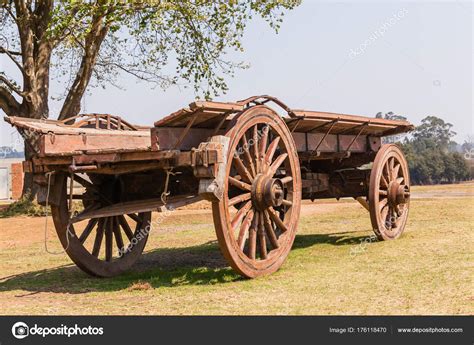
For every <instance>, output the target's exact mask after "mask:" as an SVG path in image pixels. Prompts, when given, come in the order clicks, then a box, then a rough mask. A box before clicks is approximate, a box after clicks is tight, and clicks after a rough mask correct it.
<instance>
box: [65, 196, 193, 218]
mask: <svg viewBox="0 0 474 345" xmlns="http://www.w3.org/2000/svg"><path fill="white" fill-rule="evenodd" d="M201 200H202V198H201V197H200V196H199V195H191V194H187V195H178V196H175V197H173V198H169V200H168V202H167V203H166V207H167V208H168V209H171V208H174V209H175V208H178V207H183V206H186V205H189V204H192V203H195V202H198V201H201ZM163 206H165V205H164V204H163V202H162V201H161V198H155V199H146V200H136V201H127V202H122V203H117V204H113V205H110V206H106V207H102V208H99V209H96V210H92V211H86V212H82V213H79V214H78V215H77V216H75V217H73V218H72V219H71V222H73V223H76V222H80V221H82V220H85V219H94V218H104V217H112V216H120V215H124V214H130V213H140V212H149V211H156V210H159V209H161V208H162V207H163Z"/></svg>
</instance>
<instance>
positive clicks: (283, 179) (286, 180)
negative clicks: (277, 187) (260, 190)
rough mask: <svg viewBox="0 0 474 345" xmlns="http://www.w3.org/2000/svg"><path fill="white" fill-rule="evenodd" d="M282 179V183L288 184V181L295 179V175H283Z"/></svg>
mask: <svg viewBox="0 0 474 345" xmlns="http://www.w3.org/2000/svg"><path fill="white" fill-rule="evenodd" d="M280 181H281V183H283V184H287V183H289V182H291V181H293V177H291V176H286V177H283V178H282V179H281V180H280Z"/></svg>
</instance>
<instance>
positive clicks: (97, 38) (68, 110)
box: [58, 15, 110, 120]
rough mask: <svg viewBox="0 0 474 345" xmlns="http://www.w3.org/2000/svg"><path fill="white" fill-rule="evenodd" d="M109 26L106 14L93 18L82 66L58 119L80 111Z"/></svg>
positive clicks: (86, 40)
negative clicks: (106, 21)
mask: <svg viewBox="0 0 474 345" xmlns="http://www.w3.org/2000/svg"><path fill="white" fill-rule="evenodd" d="M109 27H110V24H106V23H104V15H98V16H96V17H95V18H94V19H93V22H92V27H91V31H90V32H89V33H88V35H87V37H86V39H85V46H86V47H88V49H87V50H85V51H84V55H83V57H82V61H81V66H80V67H79V71H78V72H77V75H76V78H75V79H74V82H73V83H72V86H71V88H70V89H69V92H68V94H67V96H66V99H65V100H64V104H63V106H62V108H61V111H60V113H59V117H58V120H64V119H67V118H68V117H72V116H75V115H77V114H78V113H79V112H80V110H81V99H82V96H83V95H84V92H85V91H86V89H87V85H89V81H90V78H91V76H92V72H93V70H94V65H95V64H96V62H97V58H98V56H99V51H100V47H101V45H102V42H103V40H104V38H105V36H106V35H107V33H108V31H109Z"/></svg>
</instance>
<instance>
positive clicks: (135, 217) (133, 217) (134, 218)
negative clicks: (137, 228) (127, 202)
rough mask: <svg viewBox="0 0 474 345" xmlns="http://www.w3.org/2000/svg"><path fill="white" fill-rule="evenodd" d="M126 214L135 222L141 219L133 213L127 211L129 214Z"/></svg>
mask: <svg viewBox="0 0 474 345" xmlns="http://www.w3.org/2000/svg"><path fill="white" fill-rule="evenodd" d="M127 216H129V217H130V218H132V219H133V220H134V221H135V222H137V223H140V221H141V219H140V217H139V216H137V215H136V214H134V213H129V214H127Z"/></svg>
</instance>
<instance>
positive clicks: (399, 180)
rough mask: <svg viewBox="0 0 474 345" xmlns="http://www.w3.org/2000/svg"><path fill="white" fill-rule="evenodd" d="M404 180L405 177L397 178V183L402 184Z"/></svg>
mask: <svg viewBox="0 0 474 345" xmlns="http://www.w3.org/2000/svg"><path fill="white" fill-rule="evenodd" d="M404 180H405V178H404V177H399V178H397V183H398V184H402V183H403V181H404Z"/></svg>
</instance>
